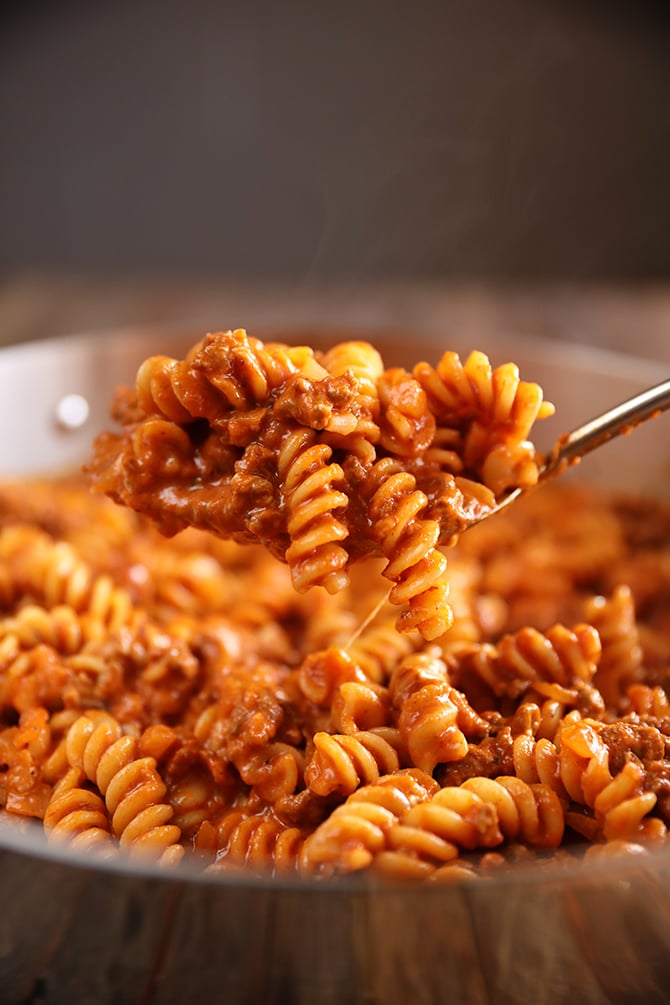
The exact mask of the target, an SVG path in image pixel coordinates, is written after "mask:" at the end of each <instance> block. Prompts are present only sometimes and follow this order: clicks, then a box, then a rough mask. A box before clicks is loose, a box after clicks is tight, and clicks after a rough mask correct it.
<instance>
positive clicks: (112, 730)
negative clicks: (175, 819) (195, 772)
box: [66, 714, 184, 864]
mask: <svg viewBox="0 0 670 1005" xmlns="http://www.w3.org/2000/svg"><path fill="white" fill-rule="evenodd" d="M66 750H67V756H68V761H69V763H70V765H71V767H73V768H78V769H80V770H82V771H83V772H84V774H85V775H86V777H87V778H89V779H90V780H91V781H92V782H95V784H96V785H97V786H98V789H99V790H100V792H101V793H102V795H103V796H104V799H105V805H106V807H107V811H108V813H109V814H110V816H111V822H112V831H113V833H114V834H115V836H116V837H118V839H119V843H120V846H121V848H124V849H126V850H127V851H128V853H129V854H130V855H132V856H135V857H137V856H140V857H142V856H149V857H151V858H156V859H158V860H159V861H160V862H161V863H163V864H173V863H174V862H177V861H179V859H180V858H181V856H182V855H183V850H184V849H183V848H182V846H181V845H180V844H179V843H178V842H179V841H180V838H181V832H180V830H179V828H178V827H176V826H175V825H174V824H171V823H170V822H169V821H170V820H171V818H172V816H173V815H174V811H173V809H172V807H171V806H170V805H169V804H168V803H166V802H164V801H163V800H164V797H165V795H166V792H167V787H166V785H165V783H164V782H163V780H162V778H161V777H160V775H159V774H158V771H157V770H156V761H155V759H154V758H153V757H138V756H137V740H136V739H135V737H133V736H124V735H123V733H122V731H121V728H120V726H119V724H118V723H117V722H116V721H115V720H114V719H113V718H112V717H111V716H108V715H104V714H103V715H100V716H96V717H92V716H91V715H85V716H81V717H80V718H79V719H77V720H76V722H74V723H73V724H72V726H71V727H70V729H69V732H68V735H67V741H66Z"/></svg>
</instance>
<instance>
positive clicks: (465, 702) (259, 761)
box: [0, 332, 670, 882]
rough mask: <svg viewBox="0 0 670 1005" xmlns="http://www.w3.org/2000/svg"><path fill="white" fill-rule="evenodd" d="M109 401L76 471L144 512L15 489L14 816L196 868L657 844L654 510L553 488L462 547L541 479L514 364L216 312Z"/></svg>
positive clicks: (3, 762)
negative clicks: (422, 358)
mask: <svg viewBox="0 0 670 1005" xmlns="http://www.w3.org/2000/svg"><path fill="white" fill-rule="evenodd" d="M114 411H115V414H116V416H117V417H118V418H119V419H121V421H122V424H123V426H124V429H123V431H122V433H120V434H105V435H104V436H103V437H102V438H101V439H100V441H99V442H98V445H97V448H96V456H95V458H94V461H93V463H92V469H93V475H94V479H95V481H96V482H97V486H98V487H99V488H101V489H102V490H103V492H106V493H108V494H109V495H111V496H112V498H113V499H115V500H119V501H122V502H125V503H128V504H130V505H126V506H118V505H115V503H114V502H113V501H111V500H110V499H107V498H105V496H104V495H103V494H92V493H91V492H90V489H89V486H88V485H87V484H86V483H85V482H84V481H83V480H80V479H79V478H64V479H58V480H51V481H46V480H44V481H39V480H38V481H32V482H26V481H20V482H19V481H15V482H5V483H4V484H2V485H0V807H2V812H3V813H5V814H7V815H12V816H15V817H25V818H33V819H35V820H38V821H42V822H43V826H44V829H45V832H46V834H47V839H48V840H49V841H50V842H53V843H54V844H65V845H67V846H68V847H71V848H73V849H78V850H80V851H84V852H85V853H86V854H87V855H91V856H102V857H106V856H116V855H119V854H127V855H129V856H131V857H136V858H141V859H144V860H146V859H148V860H151V861H156V862H157V863H159V864H160V865H161V866H162V867H166V868H169V867H172V866H176V865H178V863H179V862H180V861H182V860H184V859H188V860H189V861H192V862H193V863H194V864H195V865H197V866H198V867H199V868H201V869H203V870H205V871H207V872H209V873H212V874H213V875H216V874H217V873H221V872H228V871H230V870H239V869H244V870H251V871H253V872H262V873H266V872H270V873H277V874H282V875H286V874H294V875H297V876H316V877H331V876H337V875H341V874H346V873H359V872H361V873H365V874H366V875H373V876H384V877H390V878H393V879H406V880H422V881H431V882H447V881H453V880H455V879H459V878H468V879H469V878H472V877H474V876H478V875H480V876H486V875H488V874H490V873H491V871H492V870H496V869H502V868H505V867H506V866H507V865H510V864H513V863H514V862H516V861H518V860H519V859H520V858H521V859H524V860H525V859H527V858H531V859H533V860H535V859H537V860H538V861H545V860H547V861H554V860H559V859H560V858H561V857H562V856H566V855H573V854H578V853H581V852H582V851H583V849H584V847H586V848H588V849H590V850H589V854H590V855H604V854H614V853H616V852H622V851H623V852H636V853H642V852H644V851H645V850H646V849H649V848H653V847H655V846H657V845H660V844H662V843H664V842H665V841H666V837H667V823H668V821H669V820H670V794H669V793H670V749H669V747H668V738H669V737H670V701H669V700H668V697H667V692H666V688H667V686H668V683H669V680H670V677H669V672H670V560H669V559H670V508H669V507H668V506H666V505H664V504H663V503H661V502H660V501H659V502H656V503H654V504H650V503H649V502H644V501H641V500H635V499H623V498H622V499H618V498H615V497H612V496H605V495H603V494H601V493H599V492H596V491H595V490H591V489H588V488H579V487H574V486H571V485H565V486H564V485H561V484H560V483H559V484H556V485H551V486H546V487H545V488H543V489H542V491H541V492H538V493H536V494H532V495H531V496H529V497H528V498H527V499H524V500H523V501H522V502H520V503H518V504H515V506H514V507H511V508H510V509H509V510H507V511H505V512H503V513H501V514H499V515H497V516H496V517H495V520H491V521H490V522H488V523H487V522H486V521H485V522H483V523H482V524H481V525H480V526H479V527H477V528H474V529H473V530H472V531H470V532H468V533H467V534H464V535H462V536H461V537H460V539H458V540H455V538H456V537H457V534H458V530H459V528H460V527H461V526H462V522H463V521H464V520H465V515H467V511H468V507H474V510H475V511H476V512H477V513H479V512H482V511H484V512H485V508H486V499H487V498H489V499H490V498H491V493H492V492H493V491H495V492H498V491H504V490H505V489H507V488H509V487H511V486H514V485H517V484H521V485H525V484H532V483H533V481H534V479H536V477H537V468H538V462H539V458H538V457H537V455H536V453H535V451H534V448H533V447H532V446H531V444H530V442H529V440H528V437H529V434H530V431H531V427H532V424H533V422H534V421H535V419H536V418H538V417H542V416H543V415H546V414H548V412H549V411H550V409H549V408H548V407H547V406H546V403H544V402H543V400H542V393H541V391H540V389H539V388H538V387H537V386H536V385H532V384H525V383H524V382H522V381H521V380H520V379H519V375H518V373H517V371H516V369H515V368H514V367H511V366H505V367H501V368H498V369H497V370H494V369H492V368H491V366H490V364H489V363H488V360H487V359H486V357H484V356H483V354H481V353H473V354H472V355H471V356H470V357H469V358H468V359H467V360H466V361H465V363H463V364H462V363H461V362H460V360H459V359H458V357H456V356H455V354H453V353H447V354H445V355H444V357H443V358H442V360H441V361H440V362H439V363H438V365H437V366H436V367H434V368H433V367H432V366H430V365H429V364H419V365H417V366H416V367H415V368H414V370H413V371H412V372H409V371H404V370H398V369H395V370H384V367H383V363H382V360H381V357H380V356H379V354H378V352H377V351H376V350H375V349H374V348H373V347H372V346H368V345H367V344H365V343H342V344H340V345H338V346H335V347H334V348H333V349H331V350H329V351H328V352H325V353H315V352H312V351H311V350H309V349H305V348H300V347H298V348H296V347H288V346H283V345H278V344H274V345H272V344H270V345H268V344H266V345H263V344H262V343H260V342H258V340H254V339H251V338H249V337H248V336H247V335H246V334H245V333H243V332H232V333H224V334H223V335H221V336H214V337H209V338H206V339H204V340H203V341H202V342H201V343H199V345H198V346H196V347H194V349H193V350H191V352H190V353H189V355H188V356H187V357H186V359H185V360H182V361H175V360H168V359H166V358H165V357H158V358H154V359H153V360H149V361H147V362H146V363H145V364H143V366H142V367H141V368H140V371H139V374H138V378H137V384H136V387H135V388H134V389H132V390H130V391H123V392H121V394H120V395H119V397H118V399H117V402H116V404H115V408H114ZM487 493H489V495H487ZM136 510H137V511H139V512H136ZM640 514H644V517H645V526H646V528H647V530H646V534H645V536H644V537H643V538H641V537H640V535H639V533H638V531H637V529H636V528H637V526H638V522H639V515H640ZM459 521H461V522H460V523H459ZM187 525H190V526H187ZM212 531H213V532H214V533H212ZM163 532H167V535H172V536H166V534H165V533H163ZM447 544H448V545H449V546H450V547H449V548H448V550H447V549H446V546H447ZM445 551H446V555H445ZM277 558H279V559H281V560H282V561H277ZM447 563H448V564H447ZM449 590H450V592H449ZM394 607H396V608H397V607H400V608H401V614H400V617H399V619H396V616H395V615H394V613H393V608H394ZM369 615H371V617H370V618H368V616H369ZM396 620H398V621H399V623H398V624H396ZM398 627H399V628H400V629H401V631H400V632H399V631H398Z"/></svg>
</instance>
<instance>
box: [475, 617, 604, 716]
mask: <svg viewBox="0 0 670 1005" xmlns="http://www.w3.org/2000/svg"><path fill="white" fill-rule="evenodd" d="M600 652H601V646H600V638H599V636H598V633H597V631H596V630H595V628H593V627H592V626H590V625H584V624H582V625H576V626H575V627H574V628H572V629H569V628H566V627H565V626H564V625H560V624H559V625H554V626H553V627H551V628H549V629H548V630H547V632H540V631H538V630H537V629H536V628H522V629H521V630H520V631H518V632H516V633H514V634H513V635H506V636H504V637H503V638H502V639H501V640H500V642H499V643H498V644H497V645H495V646H494V645H488V644H486V645H482V646H476V647H474V649H472V650H470V652H469V653H467V654H466V655H465V657H464V666H465V667H466V669H467V671H468V672H471V673H475V674H476V675H477V676H478V677H480V678H481V679H482V680H483V681H484V683H485V684H487V685H488V687H490V689H491V691H492V692H493V693H494V694H496V695H498V696H503V695H505V696H508V697H510V698H518V697H519V696H520V695H521V694H523V692H524V691H526V690H527V689H528V687H529V686H530V685H531V684H533V683H534V682H536V681H538V680H539V681H550V682H554V683H557V684H561V685H563V686H570V685H573V684H575V683H589V682H590V681H592V680H593V677H594V674H595V672H596V668H597V665H598V661H599V659H600Z"/></svg>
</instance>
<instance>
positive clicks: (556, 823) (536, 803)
mask: <svg viewBox="0 0 670 1005" xmlns="http://www.w3.org/2000/svg"><path fill="white" fill-rule="evenodd" d="M461 788H463V789H466V790H467V791H468V792H472V793H474V794H475V795H477V796H479V798H480V799H482V800H483V801H484V802H485V803H487V804H488V805H489V806H492V807H494V808H495V811H496V814H497V818H498V821H499V824H500V830H501V831H502V833H503V834H504V836H505V838H506V839H507V840H508V841H515V840H517V839H521V840H523V841H525V842H526V843H527V844H529V845H532V846H535V847H538V848H557V847H558V845H560V843H561V841H562V839H563V830H564V827H565V821H564V815H563V807H562V805H561V802H560V800H559V798H558V795H557V794H556V792H554V790H553V789H552V788H551V787H550V786H548V785H543V784H542V783H538V784H530V785H529V784H528V783H527V782H524V781H523V780H522V779H521V778H515V777H514V776H503V775H501V776H499V777H498V778H495V779H494V778H468V779H467V780H466V781H464V782H463V784H462V786H461Z"/></svg>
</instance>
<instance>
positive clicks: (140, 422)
mask: <svg viewBox="0 0 670 1005" xmlns="http://www.w3.org/2000/svg"><path fill="white" fill-rule="evenodd" d="M447 357H449V360H450V361H451V362H450V365H449V366H448V365H447ZM472 360H475V362H476V366H474V369H473V364H472ZM459 367H460V362H458V357H455V356H454V354H451V356H450V355H449V354H447V355H445V357H444V359H443V361H442V363H440V365H439V366H438V369H437V370H436V371H433V370H432V368H430V367H429V366H428V364H420V365H419V366H418V367H417V368H416V370H415V373H414V374H411V373H409V372H408V371H406V370H403V369H400V368H391V369H386V370H385V369H384V368H383V363H382V361H381V357H380V356H379V353H378V352H377V350H375V349H374V348H373V347H372V346H370V345H369V344H368V343H364V342H346V343H340V344H339V345H336V346H334V347H333V348H332V349H330V350H328V351H327V352H325V353H321V354H318V353H317V354H314V353H313V352H312V351H311V350H309V349H307V348H305V347H301V348H295V347H290V346H285V345H280V344H276V343H275V344H270V343H268V344H267V345H263V343H261V342H260V341H259V340H257V339H254V338H250V337H249V336H248V335H247V334H246V333H245V332H244V331H241V330H238V331H235V332H222V333H219V334H216V335H208V336H207V337H206V338H205V339H204V340H203V341H202V342H200V343H198V345H196V346H194V347H193V349H192V350H191V351H190V352H189V354H188V356H187V358H185V359H184V360H172V359H168V358H167V357H164V356H157V357H153V358H152V359H149V360H147V361H145V363H143V364H142V366H141V367H140V369H139V372H138V374H137V378H136V384H135V389H134V390H128V391H125V392H122V393H121V394H120V396H119V397H118V399H117V402H116V406H115V409H114V414H115V417H116V418H117V419H119V420H120V421H121V423H122V424H123V425H124V427H125V432H124V433H123V434H121V435H117V434H104V435H103V436H101V437H100V438H99V439H98V441H97V444H96V449H95V454H94V458H93V461H92V463H91V465H90V468H89V471H90V474H91V475H92V478H93V482H94V485H96V486H97V488H98V489H99V490H100V491H103V492H106V493H107V494H109V495H110V496H112V498H114V499H115V500H116V501H117V502H122V503H125V504H126V505H129V506H131V507H133V508H134V509H136V510H137V511H138V512H142V513H145V514H147V515H149V516H150V517H151V518H152V519H154V520H155V521H156V522H157V523H158V524H159V526H160V527H161V528H162V529H163V530H164V531H165V532H166V533H168V534H173V533H175V532H176V531H178V530H179V529H181V528H183V527H185V526H188V525H192V526H195V527H199V528H202V529H205V530H209V531H211V532H214V533H215V534H218V535H219V536H220V537H223V538H233V539H235V540H238V541H242V542H248V541H260V542H261V543H263V544H264V545H265V546H266V547H268V548H270V549H271V550H272V551H273V553H274V554H275V555H276V556H277V557H279V558H281V559H283V560H285V561H286V562H287V563H288V564H289V567H290V569H291V572H292V575H293V581H294V584H295V586H296V588H297V589H298V590H307V589H309V588H310V587H311V586H315V585H317V586H323V587H325V588H326V589H327V590H329V591H330V592H336V591H338V590H340V589H342V588H344V587H345V586H346V584H347V581H348V577H347V566H348V564H349V563H350V562H351V561H353V560H356V559H358V558H361V557H365V556H368V555H370V554H374V553H377V554H381V555H383V556H384V557H385V558H386V559H387V560H388V564H387V568H386V571H385V575H386V577H387V578H388V579H390V580H391V582H392V583H393V584H394V586H393V588H392V590H391V594H390V600H391V602H392V603H394V604H397V605H399V606H400V607H402V608H403V612H402V614H401V615H400V618H399V621H398V627H399V629H400V630H401V631H407V632H412V631H414V630H418V631H420V632H421V634H422V635H423V636H424V638H426V639H434V638H437V637H438V636H440V635H443V634H444V633H445V631H447V629H448V628H449V627H450V625H451V622H452V620H453V618H452V615H451V611H450V608H449V606H448V604H447V601H446V597H447V585H446V582H445V581H444V573H445V569H446V559H445V558H444V556H443V555H442V553H441V552H440V551H439V548H438V545H440V544H443V543H444V542H445V541H449V540H451V539H452V538H453V537H454V535H455V534H456V533H457V532H458V531H459V530H460V529H461V528H462V527H463V526H466V525H467V524H468V523H469V522H470V521H472V520H475V519H477V518H478V517H480V516H481V515H483V514H484V513H486V512H487V511H488V510H489V509H490V508H491V507H492V505H493V503H494V495H493V491H491V489H492V488H493V489H494V490H495V491H504V490H506V489H508V488H512V487H515V486H526V485H529V484H532V483H533V482H534V480H537V472H538V462H537V459H536V456H535V450H534V447H533V446H532V444H531V443H530V441H529V440H528V436H529V434H530V429H531V426H532V424H533V422H534V421H535V419H536V418H541V417H544V416H545V415H548V414H551V407H550V406H548V405H547V404H546V403H543V402H542V392H541V390H540V388H539V387H538V386H537V385H535V384H527V383H525V382H523V381H520V380H519V377H518V372H517V370H516V368H515V367H514V366H512V365H510V366H509V367H501V368H498V370H495V371H492V370H491V368H490V365H489V364H488V360H487V359H486V357H485V356H484V355H483V354H481V353H479V354H477V355H475V354H473V356H472V357H471V358H470V359H469V360H468V361H467V362H466V364H465V367H461V369H460V370H459ZM426 368H427V369H426ZM487 368H488V369H487ZM475 374H476V381H475V376H474V375H475ZM471 380H472V381H474V383H471ZM452 385H453V387H452ZM475 387H476V393H475V391H474V390H473V388H475ZM454 388H456V392H457V393H456V394H455V397H454V394H453V393H452V392H453V390H454ZM468 389H469V390H468ZM452 398H453V399H454V402H455V405H454V407H446V404H445V403H446V402H450V401H451V400H452ZM453 434H455V437H456V438H455V439H454V435H453ZM475 441H476V444H477V445H475ZM480 441H481V442H480ZM445 451H446V453H447V454H448V455H449V457H448V460H447V463H446V465H445V463H444V462H445ZM452 472H455V474H454V473H452Z"/></svg>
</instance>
